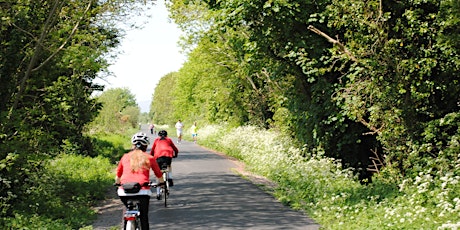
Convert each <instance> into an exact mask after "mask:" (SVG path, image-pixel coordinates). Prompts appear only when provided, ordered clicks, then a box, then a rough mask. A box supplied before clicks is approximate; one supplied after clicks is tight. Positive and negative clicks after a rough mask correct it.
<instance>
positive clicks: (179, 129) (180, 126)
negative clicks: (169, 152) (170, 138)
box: [176, 120, 184, 144]
mask: <svg viewBox="0 0 460 230" xmlns="http://www.w3.org/2000/svg"><path fill="white" fill-rule="evenodd" d="M183 128H184V124H182V122H181V121H180V120H179V121H177V123H176V130H177V143H178V144H180V143H181V142H182V129H183Z"/></svg>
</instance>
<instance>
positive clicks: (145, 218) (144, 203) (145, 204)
mask: <svg viewBox="0 0 460 230" xmlns="http://www.w3.org/2000/svg"><path fill="white" fill-rule="evenodd" d="M138 197H139V198H138V199H139V201H140V204H139V211H140V212H141V215H140V218H141V226H142V229H149V202H150V196H138Z"/></svg>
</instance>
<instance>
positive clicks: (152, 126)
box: [149, 124, 157, 135]
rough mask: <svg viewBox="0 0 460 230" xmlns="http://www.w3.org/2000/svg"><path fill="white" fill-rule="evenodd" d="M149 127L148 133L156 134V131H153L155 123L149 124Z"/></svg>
mask: <svg viewBox="0 0 460 230" xmlns="http://www.w3.org/2000/svg"><path fill="white" fill-rule="evenodd" d="M149 129H150V134H152V135H153V134H154V133H155V135H157V133H156V132H155V125H154V124H150V126H149Z"/></svg>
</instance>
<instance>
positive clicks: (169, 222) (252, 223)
mask: <svg viewBox="0 0 460 230" xmlns="http://www.w3.org/2000/svg"><path fill="white" fill-rule="evenodd" d="M177 146H178V148H179V157H178V158H175V159H174V161H173V177H174V187H172V188H171V195H170V198H169V200H168V202H169V204H170V205H169V206H168V207H166V208H165V207H164V203H163V201H158V200H156V198H152V199H151V200H150V212H149V215H150V216H149V219H150V228H151V229H260V230H268V229H305V230H307V229H319V225H317V224H315V223H314V222H313V221H312V220H311V219H309V218H308V217H306V216H305V215H303V214H301V213H299V212H296V211H292V210H291V209H289V208H288V207H285V206H284V205H282V204H281V203H279V202H278V201H277V200H276V199H274V198H273V197H272V196H270V195H268V194H267V193H265V192H263V191H262V190H261V189H259V188H258V187H257V186H256V185H254V184H252V183H251V182H249V181H248V180H245V179H242V178H241V177H240V176H238V175H237V174H236V173H235V168H238V165H237V164H236V163H235V162H234V161H232V160H229V159H227V158H225V157H224V156H221V155H219V154H216V153H213V152H212V151H209V150H206V149H205V148H202V147H200V146H199V145H196V144H194V143H191V142H185V141H183V143H182V144H178V145H177ZM100 212H101V215H100V216H99V218H98V220H97V221H96V222H95V224H93V228H94V229H110V227H111V226H116V225H117V224H118V223H120V220H121V212H122V209H121V203H120V202H119V201H118V200H117V199H116V197H115V198H114V199H112V202H108V203H107V204H105V206H104V207H102V208H100ZM107 218H111V219H107ZM104 219H105V220H104ZM104 225H105V226H104Z"/></svg>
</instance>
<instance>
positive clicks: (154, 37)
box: [103, 0, 186, 112]
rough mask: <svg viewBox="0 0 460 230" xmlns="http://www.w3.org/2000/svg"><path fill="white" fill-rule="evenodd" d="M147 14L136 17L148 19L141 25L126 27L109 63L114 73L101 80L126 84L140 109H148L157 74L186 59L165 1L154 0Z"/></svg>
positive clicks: (119, 85)
mask: <svg viewBox="0 0 460 230" xmlns="http://www.w3.org/2000/svg"><path fill="white" fill-rule="evenodd" d="M148 14H149V15H151V17H150V18H147V17H139V18H136V21H137V20H139V22H148V23H146V24H144V25H143V26H142V28H141V29H134V30H130V31H127V34H126V36H125V38H124V39H123V40H122V41H121V45H120V46H119V49H118V51H121V54H119V55H118V58H117V59H116V60H115V61H114V64H113V65H112V66H110V67H109V71H111V72H112V73H113V75H115V76H110V77H108V78H107V79H106V81H107V83H103V84H104V85H106V87H105V88H106V89H110V88H122V87H127V88H128V89H129V90H130V91H131V93H132V94H134V95H135V96H136V100H137V103H138V105H139V106H140V107H141V112H148V111H149V110H150V103H151V101H152V95H153V91H154V89H155V87H156V85H157V84H158V82H159V80H160V78H161V77H163V76H164V75H166V74H168V73H170V72H174V71H178V70H179V69H180V68H181V67H182V64H183V63H184V61H185V60H186V59H185V55H183V54H181V53H180V48H179V46H178V43H177V42H178V41H179V36H180V35H181V31H180V29H179V28H178V27H177V26H176V24H174V22H172V21H171V20H169V19H168V11H167V10H166V7H165V5H164V1H163V0H158V1H156V5H155V6H153V7H152V9H151V10H150V11H149V12H148Z"/></svg>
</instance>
